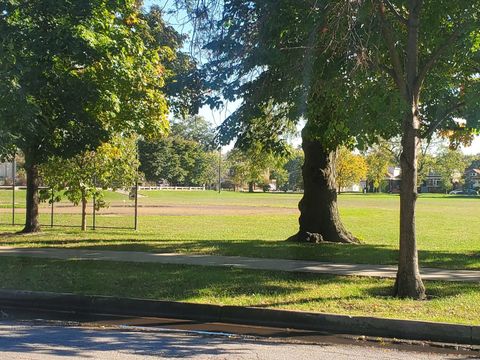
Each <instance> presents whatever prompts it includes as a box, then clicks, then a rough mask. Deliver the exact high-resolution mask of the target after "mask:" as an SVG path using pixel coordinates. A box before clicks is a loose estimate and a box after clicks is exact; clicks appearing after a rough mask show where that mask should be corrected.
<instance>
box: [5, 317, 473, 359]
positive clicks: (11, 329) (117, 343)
mask: <svg viewBox="0 0 480 360" xmlns="http://www.w3.org/2000/svg"><path fill="white" fill-rule="evenodd" d="M426 351H429V348H426ZM180 358H181V359H196V360H197V359H198V360H204V359H214V360H216V359H229V360H235V359H262V360H283V359H285V360H296V359H298V360H308V359H327V360H347V359H348V360H351V359H359V360H361V359H387V360H390V359H392V360H393V359H396V360H397V359H398V360H401V359H408V360H420V359H429V360H440V359H452V360H454V359H457V360H460V359H475V358H476V359H479V357H475V355H472V356H470V355H468V354H467V355H465V354H463V355H456V354H438V353H437V354H435V353H428V352H412V351H404V350H395V349H390V348H387V347H386V346H383V347H382V346H379V347H366V346H358V345H346V344H320V345H305V344H303V345H302V344H292V343H285V342H277V341H276V342H274V341H270V340H259V339H254V338H244V337H228V336H216V335H209V336H206V335H196V334H189V333H183V332H178V333H176V332H168V331H166V332H162V331H159V332H156V331H128V330H126V329H124V328H123V329H98V328H84V327H77V326H58V325H45V324H37V325H32V324H26V323H17V322H10V323H9V322H2V323H0V359H5V360H20V359H21V360H26V359H28V360H37V359H38V360H58V359H82V360H85V359H102V360H138V359H180Z"/></svg>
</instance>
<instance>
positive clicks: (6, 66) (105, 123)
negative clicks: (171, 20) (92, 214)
mask: <svg viewBox="0 0 480 360" xmlns="http://www.w3.org/2000/svg"><path fill="white" fill-rule="evenodd" d="M0 11H1V15H0V33H1V34H2V35H1V37H0V51H1V52H2V54H3V55H2V57H1V59H0V79H1V82H2V84H4V86H2V88H1V89H0V99H1V100H0V127H1V128H2V131H3V132H5V133H8V134H10V135H11V138H12V142H13V143H14V144H15V145H16V146H18V147H19V148H20V149H21V150H23V152H24V153H25V156H26V160H27V163H33V164H39V163H42V162H45V161H47V159H48V158H49V157H50V156H63V157H69V156H71V155H75V154H77V153H79V152H81V151H83V150H85V149H95V148H96V147H97V146H98V145H100V143H102V142H105V141H108V140H109V138H110V137H111V136H112V134H113V133H115V132H119V131H122V132H123V133H130V132H139V133H142V134H144V135H145V136H156V135H158V134H161V133H163V132H164V131H165V129H166V128H167V125H168V123H167V118H166V112H167V103H166V99H165V96H164V94H163V90H162V87H163V86H164V78H165V77H164V75H163V66H162V63H161V60H162V59H161V57H162V56H166V55H167V53H168V51H167V50H164V51H159V50H160V49H158V48H157V47H155V48H149V47H148V44H146V43H145V42H144V40H143V39H142V37H141V36H140V33H141V31H142V30H143V29H145V28H146V26H147V24H146V23H145V22H144V21H141V20H140V19H139V18H138V10H137V7H136V5H135V2H134V1H133V0H129V1H108V2H105V1H100V0H89V1H88V2H71V1H66V0H60V1H40V0H33V1H30V0H29V1H24V0H20V1H10V0H4V1H2V2H1V3H0Z"/></svg>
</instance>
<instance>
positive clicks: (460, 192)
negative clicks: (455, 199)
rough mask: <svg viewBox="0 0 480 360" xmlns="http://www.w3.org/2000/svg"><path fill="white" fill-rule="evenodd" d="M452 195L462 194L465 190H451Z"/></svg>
mask: <svg viewBox="0 0 480 360" xmlns="http://www.w3.org/2000/svg"><path fill="white" fill-rule="evenodd" d="M449 194H450V195H460V194H463V190H453V191H450V192H449Z"/></svg>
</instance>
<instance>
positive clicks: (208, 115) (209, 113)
mask: <svg viewBox="0 0 480 360" xmlns="http://www.w3.org/2000/svg"><path fill="white" fill-rule="evenodd" d="M174 2H175V0H145V1H144V6H145V7H146V8H149V7H150V6H152V5H158V6H160V7H161V8H164V9H169V8H171V7H172V4H173V3H174ZM182 18H183V15H182V14H179V15H178V16H169V17H167V18H166V19H165V20H166V21H167V22H169V23H170V24H171V25H172V26H174V27H175V28H176V29H177V31H178V32H180V33H187V34H188V33H190V32H191V30H192V29H191V26H190V25H189V24H188V23H187V24H185V23H184V22H183V21H182ZM240 103H241V101H237V102H235V103H227V104H226V105H225V108H224V109H222V110H211V109H210V108H209V107H208V106H204V107H203V108H201V109H200V111H199V115H200V116H202V117H204V118H205V119H206V120H207V121H209V122H210V123H212V124H213V125H214V126H218V125H220V124H221V123H222V122H223V120H225V119H226V118H227V117H228V116H229V115H230V114H231V113H232V112H233V111H235V109H236V108H237V107H238V106H239V105H240ZM299 144H300V139H297V140H295V141H294V145H295V146H296V145H299ZM231 147H232V146H227V147H224V149H225V150H229V149H230V148H231ZM461 150H462V152H463V153H465V154H467V155H475V154H480V136H476V137H475V139H474V141H473V142H472V145H471V146H469V147H461Z"/></svg>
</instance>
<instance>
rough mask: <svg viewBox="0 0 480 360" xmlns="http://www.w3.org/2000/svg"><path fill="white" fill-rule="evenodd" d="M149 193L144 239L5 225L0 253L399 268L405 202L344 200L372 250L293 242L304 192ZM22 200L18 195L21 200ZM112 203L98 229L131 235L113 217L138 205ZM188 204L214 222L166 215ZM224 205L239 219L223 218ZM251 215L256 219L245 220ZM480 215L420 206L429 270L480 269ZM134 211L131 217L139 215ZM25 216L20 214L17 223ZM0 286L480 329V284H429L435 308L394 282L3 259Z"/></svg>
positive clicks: (4, 217) (452, 201)
mask: <svg viewBox="0 0 480 360" xmlns="http://www.w3.org/2000/svg"><path fill="white" fill-rule="evenodd" d="M142 195H143V196H142V197H141V198H140V205H141V206H144V207H156V208H162V207H163V208H164V209H166V210H167V211H166V212H165V213H164V214H163V215H145V216H142V217H141V218H140V223H139V225H140V229H139V231H137V232H135V231H133V230H119V229H98V230H96V231H91V230H90V231H87V232H81V231H80V230H79V229H78V228H72V227H58V228H53V229H50V228H49V227H46V226H45V227H44V231H43V232H42V233H39V234H32V235H18V234H16V233H15V231H18V230H20V229H21V227H20V226H17V227H15V228H12V227H11V226H6V225H4V226H0V233H1V235H0V245H5V246H19V247H20V246H27V247H45V246H53V247H72V248H74V247H78V248H93V249H108V250H125V251H127V250H135V251H153V252H181V253H196V254H222V255H242V256H252V257H270V258H286V259H309V260H320V261H337V262H349V263H371V264H396V262H397V247H398V246H397V242H398V205H399V204H398V203H399V197H398V196H396V195H353V194H342V195H341V196H340V197H339V203H340V211H341V215H342V218H343V220H344V222H345V224H346V226H347V227H348V229H349V230H350V231H352V232H353V233H354V234H355V235H356V236H358V237H359V238H361V239H362V241H363V244H362V245H341V244H320V245H312V244H296V243H288V242H285V241H284V240H285V239H286V238H287V237H288V236H290V235H292V234H294V233H295V232H296V230H297V226H298V220H297V219H298V212H297V211H296V207H297V203H298V201H299V199H300V197H301V195H299V194H261V193H257V194H243V193H230V192H223V193H222V194H217V193H215V192H213V191H206V192H173V191H172V192H159V191H155V192H147V191H145V192H142ZM22 196H24V194H23V195H22V193H21V192H20V193H19V194H18V197H17V198H18V199H22ZM0 199H7V200H8V197H6V196H5V193H4V194H2V193H1V192H0ZM23 199H24V197H23ZM107 200H108V201H109V202H110V203H111V204H112V207H111V208H110V209H108V210H107V211H106V212H107V213H108V214H109V215H99V216H98V219H97V224H98V225H100V226H122V227H131V226H133V217H132V216H128V215H126V214H124V215H115V211H117V210H118V209H119V207H123V206H126V205H128V204H129V203H131V202H129V200H128V197H127V196H125V195H122V194H118V193H115V194H114V193H109V194H107ZM2 201H3V200H2ZM62 205H64V204H62ZM43 206H44V207H45V206H46V205H43ZM189 206H190V207H191V206H194V207H197V208H201V209H209V211H210V212H208V211H207V212H206V213H204V214H203V213H199V214H196V215H195V214H191V213H190V214H189V213H188V211H190V210H188V211H187V212H186V213H185V214H180V215H178V212H177V215H175V216H172V215H169V213H168V211H169V209H173V208H177V209H178V208H179V207H180V208H181V209H183V207H185V209H188V207H189ZM224 207H225V208H228V209H230V210H232V209H233V211H229V212H228V211H224ZM245 209H247V210H248V209H253V210H254V212H253V213H251V214H250V213H248V212H247V213H242V211H241V210H245ZM479 209H480V199H477V198H466V197H463V198H462V197H451V196H445V195H435V196H432V195H430V196H421V197H420V198H419V201H418V211H417V215H418V218H417V229H418V242H419V249H420V262H421V265H422V266H431V267H441V268H451V269H455V268H458V269H480V238H479V234H480V212H479ZM44 210H45V209H44ZM46 210H48V209H46ZM124 210H125V209H124ZM128 211H130V210H128ZM202 211H203V210H202ZM212 211H213V212H212ZM131 213H132V215H133V209H131ZM9 216H10V215H9V213H8V212H3V213H2V212H0V217H1V218H0V222H8V221H9V219H10V218H9ZM22 216H23V214H22V209H19V211H18V214H17V218H18V221H19V222H21V221H22ZM41 221H42V223H43V224H48V223H49V216H48V213H44V214H42V215H41ZM89 222H91V218H89ZM56 223H57V224H59V225H64V226H78V225H79V223H80V216H79V215H78V214H60V215H59V216H58V217H56ZM0 282H1V285H0V286H1V287H2V288H15V289H25V290H44V291H58V292H74V293H81V294H98V295H117V296H131V297H141V298H149V299H163V300H174V301H187V302H196V303H211V304H230V305H249V306H261V307H271V308H284V309H296V310H307V311H321V312H331V313H341V314H351V315H371V316H381V317H392V318H404V319H422V320H433V321H446V322H454V323H464V324H480V320H479V319H480V310H479V307H478V304H479V303H480V284H477V283H463V284H462V283H442V282H427V283H426V286H427V293H428V295H429V300H428V301H420V302H419V301H412V300H399V299H395V298H393V297H391V296H389V295H390V292H391V290H392V287H393V281H392V280H387V279H372V278H360V277H358V278H357V277H339V276H320V275H314V274H292V273H284V272H266V271H257V270H255V271H251V270H241V269H219V268H210V267H200V268H199V267H192V266H174V265H158V264H129V263H115V262H94V261H60V260H46V259H45V260H44V259H28V258H17V257H5V258H2V261H1V262H0Z"/></svg>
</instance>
